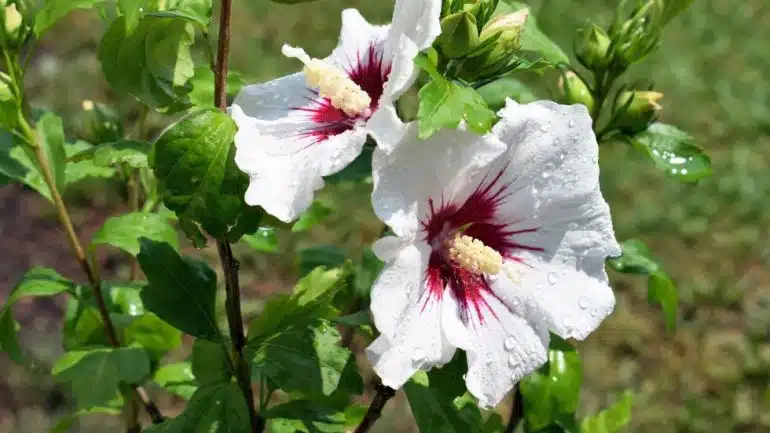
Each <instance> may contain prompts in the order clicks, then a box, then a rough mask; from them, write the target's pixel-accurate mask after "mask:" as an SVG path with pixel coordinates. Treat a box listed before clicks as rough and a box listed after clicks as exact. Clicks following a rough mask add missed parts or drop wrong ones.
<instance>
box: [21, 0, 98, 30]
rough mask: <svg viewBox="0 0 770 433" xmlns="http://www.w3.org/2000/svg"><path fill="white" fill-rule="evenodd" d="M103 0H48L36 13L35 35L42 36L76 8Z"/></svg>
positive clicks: (92, 4)
mask: <svg viewBox="0 0 770 433" xmlns="http://www.w3.org/2000/svg"><path fill="white" fill-rule="evenodd" d="M102 1H103V0H46V1H45V2H43V7H42V9H40V10H39V11H38V12H37V13H36V14H35V27H34V30H35V35H37V36H38V38H39V37H40V35H42V34H43V33H45V31H46V30H48V29H49V28H51V26H53V25H54V24H55V23H56V22H57V21H59V20H60V19H62V18H64V16H66V15H67V14H68V13H70V12H71V11H73V10H75V9H88V8H91V7H93V6H94V5H96V4H97V3H101V2H102Z"/></svg>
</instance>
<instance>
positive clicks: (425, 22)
mask: <svg viewBox="0 0 770 433" xmlns="http://www.w3.org/2000/svg"><path fill="white" fill-rule="evenodd" d="M440 15H441V0H396V5H395V7H394V8H393V21H392V24H391V25H392V27H393V29H392V30H391V33H392V34H393V35H394V36H395V37H397V35H398V34H403V35H405V36H407V37H408V38H409V39H411V40H413V41H414V42H415V44H417V48H418V49H419V50H420V51H422V50H424V49H427V48H428V47H430V46H431V45H433V41H434V40H435V39H436V37H438V35H439V34H440V33H441V23H440V22H439V16H440Z"/></svg>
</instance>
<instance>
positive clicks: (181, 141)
mask: <svg viewBox="0 0 770 433" xmlns="http://www.w3.org/2000/svg"><path fill="white" fill-rule="evenodd" d="M235 131H236V126H235V123H234V122H233V121H232V120H231V119H230V118H229V117H228V116H227V115H226V114H225V113H222V112H220V111H218V110H214V109H206V110H200V111H196V112H193V113H191V114H190V115H188V116H186V117H184V118H183V119H181V120H180V121H179V122H177V123H176V124H174V125H173V126H172V127H170V128H169V129H167V130H166V132H165V133H163V135H161V136H160V138H158V140H157V141H156V143H155V148H154V149H153V153H152V154H151V155H150V166H151V167H152V168H153V170H154V171H155V175H156V176H157V178H158V188H159V190H160V192H161V194H162V195H163V200H164V203H165V204H166V206H167V207H168V208H169V209H171V210H173V211H174V212H176V214H177V216H178V217H179V218H180V219H189V220H192V221H195V222H197V223H199V224H200V225H201V226H202V227H203V228H204V229H205V230H206V231H207V232H208V233H209V234H211V235H212V236H214V237H216V238H218V239H221V238H222V237H224V236H225V235H228V234H231V233H228V232H229V231H230V230H232V231H235V230H236V227H237V226H238V225H239V224H242V223H248V222H250V221H243V222H242V221H240V219H244V220H254V219H256V218H257V215H255V213H254V212H257V210H259V208H253V207H251V208H250V207H249V206H247V205H246V204H245V202H244V201H243V196H244V193H245V191H246V188H247V187H248V177H247V176H246V175H245V174H244V173H242V172H241V171H240V170H238V168H237V167H236V166H235V160H234V159H233V158H234V153H235V146H233V145H232V143H233V137H234V136H235ZM257 224H258V221H257ZM256 229H257V228H256V227H254V230H256ZM240 234H241V235H242V234H243V233H240ZM232 237H233V236H228V238H229V239H230V241H231V242H235V241H236V240H237V239H232Z"/></svg>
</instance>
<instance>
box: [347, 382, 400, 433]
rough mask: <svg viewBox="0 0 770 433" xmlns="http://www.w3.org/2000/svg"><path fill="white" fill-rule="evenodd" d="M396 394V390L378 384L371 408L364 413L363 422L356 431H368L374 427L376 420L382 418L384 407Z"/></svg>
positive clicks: (360, 432) (356, 432) (364, 432)
mask: <svg viewBox="0 0 770 433" xmlns="http://www.w3.org/2000/svg"><path fill="white" fill-rule="evenodd" d="M394 395H396V390H395V389H393V388H390V387H388V386H385V385H382V384H380V385H377V394H376V395H375V396H374V400H372V403H371V404H370V405H369V409H367V411H366V415H364V419H363V420H361V424H359V425H358V427H356V430H355V431H354V433H366V432H368V431H369V429H371V428H372V426H373V425H374V423H375V422H377V420H378V419H380V416H381V415H382V409H383V408H384V407H385V404H386V403H387V402H388V400H390V399H391V398H393V396H394Z"/></svg>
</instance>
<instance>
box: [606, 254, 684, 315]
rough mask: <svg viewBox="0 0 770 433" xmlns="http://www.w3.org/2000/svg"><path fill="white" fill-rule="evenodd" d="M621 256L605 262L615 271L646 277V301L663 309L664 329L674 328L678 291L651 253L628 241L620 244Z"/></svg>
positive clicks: (677, 307)
mask: <svg viewBox="0 0 770 433" xmlns="http://www.w3.org/2000/svg"><path fill="white" fill-rule="evenodd" d="M620 247H621V250H622V251H623V255H622V256H620V257H618V258H615V259H610V260H608V261H607V262H608V263H609V264H610V266H612V267H613V268H614V269H615V270H616V271H618V272H623V273H625V274H638V275H647V276H648V280H647V299H648V301H649V302H657V303H659V304H660V306H661V307H662V308H663V315H664V316H665V317H666V327H667V328H668V329H669V330H673V329H675V328H676V318H677V311H678V309H679V291H678V290H677V288H676V285H675V284H674V282H673V281H672V280H671V278H670V277H669V276H668V274H667V273H666V271H665V270H664V269H663V267H662V266H661V265H660V264H658V262H657V261H656V260H655V258H654V257H653V255H652V252H651V251H650V249H649V248H647V246H646V245H645V244H644V242H642V241H640V240H638V239H629V240H627V241H625V242H623V243H622V244H621V246H620Z"/></svg>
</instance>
